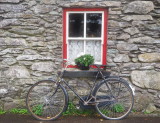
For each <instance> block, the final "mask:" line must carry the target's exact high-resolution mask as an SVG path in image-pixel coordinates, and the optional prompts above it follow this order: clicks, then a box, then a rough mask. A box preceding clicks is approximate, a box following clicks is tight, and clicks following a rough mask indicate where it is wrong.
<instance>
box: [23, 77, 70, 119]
mask: <svg viewBox="0 0 160 123" xmlns="http://www.w3.org/2000/svg"><path fill="white" fill-rule="evenodd" d="M26 104H27V108H28V110H29V112H30V113H31V114H32V116H33V117H35V118H36V119H38V120H55V119H57V118H58V117H60V116H61V114H62V113H63V112H64V111H65V110H66V109H67V105H68V95H67V93H66V91H65V89H64V88H63V87H62V86H61V85H59V86H57V84H56V83H55V82H54V81H52V80H42V81H40V82H37V83H36V84H34V85H33V86H32V87H31V88H30V89H29V91H28V94H27V98H26Z"/></svg>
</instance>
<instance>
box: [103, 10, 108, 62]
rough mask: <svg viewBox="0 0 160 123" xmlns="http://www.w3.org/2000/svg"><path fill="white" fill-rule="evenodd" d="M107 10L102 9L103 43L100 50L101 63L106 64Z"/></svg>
mask: <svg viewBox="0 0 160 123" xmlns="http://www.w3.org/2000/svg"><path fill="white" fill-rule="evenodd" d="M107 25H108V10H106V9H105V10H104V39H103V40H104V44H103V52H102V64H103V65H106V63H107V39H108V27H107Z"/></svg>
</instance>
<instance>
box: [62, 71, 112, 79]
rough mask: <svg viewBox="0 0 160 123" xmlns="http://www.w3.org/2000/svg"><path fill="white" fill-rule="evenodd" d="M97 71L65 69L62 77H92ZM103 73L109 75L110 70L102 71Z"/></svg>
mask: <svg viewBox="0 0 160 123" xmlns="http://www.w3.org/2000/svg"><path fill="white" fill-rule="evenodd" d="M97 72H98V71H90V70H82V71H65V73H64V75H63V77H66V78H67V77H72V78H77V77H82V78H83V77H84V78H85V77H86V78H94V77H95V76H96V75H97ZM103 74H104V75H105V76H110V72H107V71H104V72H103ZM98 77H99V78H101V75H100V74H99V76H98Z"/></svg>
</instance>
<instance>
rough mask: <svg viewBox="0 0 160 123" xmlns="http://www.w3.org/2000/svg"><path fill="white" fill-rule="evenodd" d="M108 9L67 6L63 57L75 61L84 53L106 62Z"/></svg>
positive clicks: (98, 61)
mask: <svg viewBox="0 0 160 123" xmlns="http://www.w3.org/2000/svg"><path fill="white" fill-rule="evenodd" d="M107 14H108V12H107V9H102V8H95V9H94V8H88V9H87V8H81V9H78V8H65V9H64V10H63V58H64V59H68V60H69V61H72V62H73V63H74V59H75V58H77V57H78V56H80V55H82V54H91V55H92V56H94V59H95V63H97V64H106V50H107Z"/></svg>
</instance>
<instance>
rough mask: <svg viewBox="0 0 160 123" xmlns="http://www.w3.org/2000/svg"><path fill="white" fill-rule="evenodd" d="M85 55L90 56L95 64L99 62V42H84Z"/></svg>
mask: <svg viewBox="0 0 160 123" xmlns="http://www.w3.org/2000/svg"><path fill="white" fill-rule="evenodd" d="M85 54H91V55H92V56H93V57H94V59H95V62H101V41H86V53H85Z"/></svg>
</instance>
